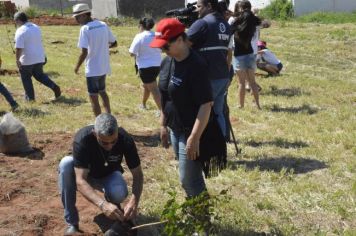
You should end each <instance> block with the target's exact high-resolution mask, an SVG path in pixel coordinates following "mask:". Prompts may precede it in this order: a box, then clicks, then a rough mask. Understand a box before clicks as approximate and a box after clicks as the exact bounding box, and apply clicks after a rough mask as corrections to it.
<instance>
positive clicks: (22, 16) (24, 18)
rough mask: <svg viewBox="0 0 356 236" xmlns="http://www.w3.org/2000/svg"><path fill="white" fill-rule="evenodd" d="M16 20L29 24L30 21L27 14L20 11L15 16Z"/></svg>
mask: <svg viewBox="0 0 356 236" xmlns="http://www.w3.org/2000/svg"><path fill="white" fill-rule="evenodd" d="M14 20H15V21H16V20H19V21H21V22H27V21H28V17H27V15H26V13H25V12H23V11H19V12H16V13H15V15H14Z"/></svg>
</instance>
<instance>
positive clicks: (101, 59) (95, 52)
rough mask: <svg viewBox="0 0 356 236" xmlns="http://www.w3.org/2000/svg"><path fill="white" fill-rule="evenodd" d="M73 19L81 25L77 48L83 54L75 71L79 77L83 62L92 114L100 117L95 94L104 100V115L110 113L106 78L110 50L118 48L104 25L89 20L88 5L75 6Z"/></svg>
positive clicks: (108, 72) (108, 68) (108, 69)
mask: <svg viewBox="0 0 356 236" xmlns="http://www.w3.org/2000/svg"><path fill="white" fill-rule="evenodd" d="M73 17H75V19H76V21H77V22H78V23H79V24H80V25H82V27H81V28H80V33H79V40H78V47H79V48H81V49H82V52H81V54H80V56H79V58H78V62H77V64H76V66H75V69H74V72H75V73H76V74H78V71H79V68H80V66H81V65H82V63H83V62H84V61H85V76H86V81H87V87H88V93H89V98H90V102H91V105H92V108H93V112H94V115H95V116H98V115H100V114H101V108H100V104H99V98H98V95H100V97H101V99H102V101H103V106H104V109H105V112H107V113H111V109H110V101H109V96H108V95H107V93H106V90H105V79H106V75H108V74H110V73H111V69H110V58H109V48H112V47H116V46H117V42H116V38H115V37H114V35H113V34H112V32H111V30H110V28H109V27H108V26H107V25H106V24H105V23H104V22H102V21H99V20H95V19H94V20H93V19H92V18H91V10H90V8H89V6H88V5H87V4H84V3H80V4H76V5H74V6H73Z"/></svg>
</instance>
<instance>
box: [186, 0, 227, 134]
mask: <svg viewBox="0 0 356 236" xmlns="http://www.w3.org/2000/svg"><path fill="white" fill-rule="evenodd" d="M196 7H197V12H198V17H199V19H198V20H196V21H195V22H194V23H193V24H192V25H191V27H190V28H189V30H188V32H187V35H188V40H189V42H190V44H191V47H192V48H193V49H194V50H196V51H197V52H198V53H199V54H200V55H202V56H203V57H204V58H205V59H206V61H207V63H208V66H209V67H208V77H209V79H210V83H211V87H212V91H213V99H214V107H213V108H214V112H215V114H216V115H217V118H218V122H219V125H220V128H221V130H222V133H223V135H224V136H226V122H225V118H224V114H223V107H224V94H225V92H226V88H227V85H228V83H229V68H230V67H229V65H228V62H227V53H228V45H229V40H230V35H231V34H230V26H229V24H228V23H227V22H226V20H225V19H224V17H223V15H222V14H221V13H220V8H219V5H218V0H198V1H197V6H196Z"/></svg>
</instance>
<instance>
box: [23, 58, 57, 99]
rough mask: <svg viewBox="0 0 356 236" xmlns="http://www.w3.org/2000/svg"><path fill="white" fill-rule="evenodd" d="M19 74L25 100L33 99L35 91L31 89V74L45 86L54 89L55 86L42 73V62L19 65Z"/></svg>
mask: <svg viewBox="0 0 356 236" xmlns="http://www.w3.org/2000/svg"><path fill="white" fill-rule="evenodd" d="M20 76H21V80H22V85H23V88H24V90H25V98H26V100H28V101H30V100H35V91H34V89H33V84H32V79H31V77H32V76H33V77H34V78H35V79H36V80H37V81H38V82H40V83H41V84H43V85H45V86H47V87H48V88H50V89H52V90H53V89H54V87H55V86H57V85H56V84H55V83H54V82H53V81H52V80H51V79H50V78H48V76H47V75H46V74H45V73H43V63H37V64H33V65H26V66H21V67H20Z"/></svg>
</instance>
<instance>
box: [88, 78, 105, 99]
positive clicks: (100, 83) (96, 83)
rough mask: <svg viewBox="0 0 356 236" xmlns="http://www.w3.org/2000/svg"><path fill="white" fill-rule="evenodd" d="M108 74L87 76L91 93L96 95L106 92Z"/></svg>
mask: <svg viewBox="0 0 356 236" xmlns="http://www.w3.org/2000/svg"><path fill="white" fill-rule="evenodd" d="M105 78H106V75H101V76H92V77H87V87H88V93H89V95H96V94H98V93H100V92H105Z"/></svg>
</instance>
